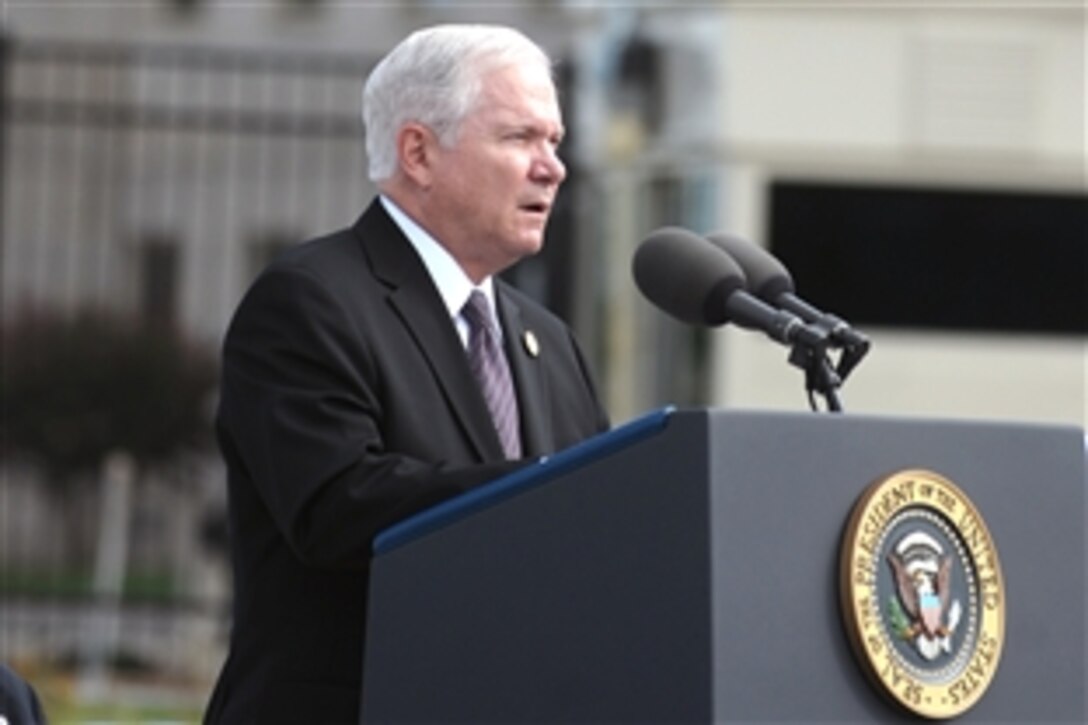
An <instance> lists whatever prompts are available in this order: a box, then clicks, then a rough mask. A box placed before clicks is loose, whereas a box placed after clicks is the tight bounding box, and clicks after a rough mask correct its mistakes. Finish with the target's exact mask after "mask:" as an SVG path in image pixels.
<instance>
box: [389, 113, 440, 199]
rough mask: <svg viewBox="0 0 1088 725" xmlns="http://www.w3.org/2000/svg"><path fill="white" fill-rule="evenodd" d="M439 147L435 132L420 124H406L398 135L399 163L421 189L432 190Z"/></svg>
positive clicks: (405, 173) (406, 174)
mask: <svg viewBox="0 0 1088 725" xmlns="http://www.w3.org/2000/svg"><path fill="white" fill-rule="evenodd" d="M437 145H438V139H437V138H436V137H435V135H434V132H432V131H431V129H429V128H427V127H426V126H424V125H423V124H420V123H413V122H409V123H406V124H404V125H403V126H401V129H400V132H398V133H397V161H398V162H399V163H400V168H401V170H402V171H403V172H404V175H405V176H407V177H408V178H409V179H411V180H412V181H413V182H414V183H415V184H416V185H417V186H419V187H421V188H424V189H427V188H430V185H431V175H432V165H433V163H434V152H435V147H436V146H437Z"/></svg>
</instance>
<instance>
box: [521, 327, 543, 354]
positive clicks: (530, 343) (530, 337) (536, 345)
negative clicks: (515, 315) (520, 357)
mask: <svg viewBox="0 0 1088 725" xmlns="http://www.w3.org/2000/svg"><path fill="white" fill-rule="evenodd" d="M521 341H522V342H523V343H524V344H525V352H527V353H529V357H540V342H539V341H538V340H537V339H536V335H534V334H533V331H532V330H526V331H525V332H523V333H522V335H521Z"/></svg>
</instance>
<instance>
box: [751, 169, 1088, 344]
mask: <svg viewBox="0 0 1088 725" xmlns="http://www.w3.org/2000/svg"><path fill="white" fill-rule="evenodd" d="M770 198H771V208H770V216H771V218H770V236H769V245H770V248H771V251H772V252H774V254H775V255H777V256H778V257H779V258H780V259H781V260H782V261H783V262H784V263H785V264H786V266H787V267H788V268H789V269H790V271H791V272H792V274H793V278H794V283H795V285H796V287H797V291H798V293H799V294H800V295H801V296H802V297H804V298H806V299H808V300H809V301H811V302H813V303H814V304H816V305H817V306H819V307H822V308H824V309H827V310H829V311H832V312H835V313H837V314H839V315H840V316H842V317H845V318H846V319H848V320H850V321H851V322H854V323H856V324H870V325H888V326H899V327H916V328H938V329H953V330H992V331H1008V332H1045V333H1076V334H1084V333H1086V332H1088V290H1086V287H1088V284H1086V282H1088V197H1085V196H1084V195H1078V194H1041V193H1026V192H1025V193H1015V192H1005V191H1001V192H996V191H962V190H958V189H957V190H950V189H933V188H914V187H890V186H880V187H874V186H860V185H856V186H855V185H841V184H825V183H808V182H792V181H780V182H776V183H774V184H772V187H771V196H770Z"/></svg>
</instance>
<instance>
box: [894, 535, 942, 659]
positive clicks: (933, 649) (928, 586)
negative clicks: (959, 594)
mask: <svg viewBox="0 0 1088 725" xmlns="http://www.w3.org/2000/svg"><path fill="white" fill-rule="evenodd" d="M887 558H888V563H889V565H890V566H891V569H892V574H893V576H894V578H895V584H896V593H897V594H898V597H899V601H900V602H901V603H902V605H903V609H904V611H905V612H906V614H907V616H908V617H910V625H909V627H908V628H907V629H906V630H905V631H903V632H902V636H903V638H904V639H908V640H914V641H915V643H916V644H917V646H918V650H919V652H920V653H921V654H922V655H923V656H924V657H926V658H927V659H933V658H934V657H936V656H937V654H939V652H940V650H942V649H943V650H945V651H946V652H947V651H950V650H951V643H950V641H949V638H950V636H951V634H952V631H953V630H954V629H955V627H956V624H957V623H958V619H959V606H958V603H957V602H952V591H951V586H950V584H951V582H950V580H951V573H952V557H951V556H946V555H944V551H943V549H942V547H941V544H940V542H938V541H937V540H936V539H935V538H933V536H931V535H930V534H928V533H927V532H925V531H920V530H918V531H913V532H911V533H909V534H907V535H906V536H904V537H903V538H902V539H901V540H900V541H899V543H898V544H896V546H895V549H894V551H890V552H889V553H888V557H887ZM950 604H951V605H952V606H951V610H952V611H951V617H950V618H951V620H953V621H950V622H949V623H948V624H946V623H945V622H946V619H945V617H946V615H947V614H949V610H950Z"/></svg>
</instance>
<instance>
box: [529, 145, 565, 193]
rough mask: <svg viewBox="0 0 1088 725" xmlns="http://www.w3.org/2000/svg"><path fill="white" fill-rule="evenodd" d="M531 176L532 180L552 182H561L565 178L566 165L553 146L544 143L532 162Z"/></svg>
mask: <svg viewBox="0 0 1088 725" xmlns="http://www.w3.org/2000/svg"><path fill="white" fill-rule="evenodd" d="M532 178H533V181H539V182H543V183H552V184H559V183H562V181H563V179H565V178H567V167H566V165H565V164H564V163H563V161H562V159H560V158H559V154H558V153H557V152H556V150H555V148H554V147H552V146H550V145H546V146H545V148H544V149H543V150H542V151H541V153H540V154H539V156H538V157H537V158H536V160H535V161H534V162H533V167H532Z"/></svg>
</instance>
